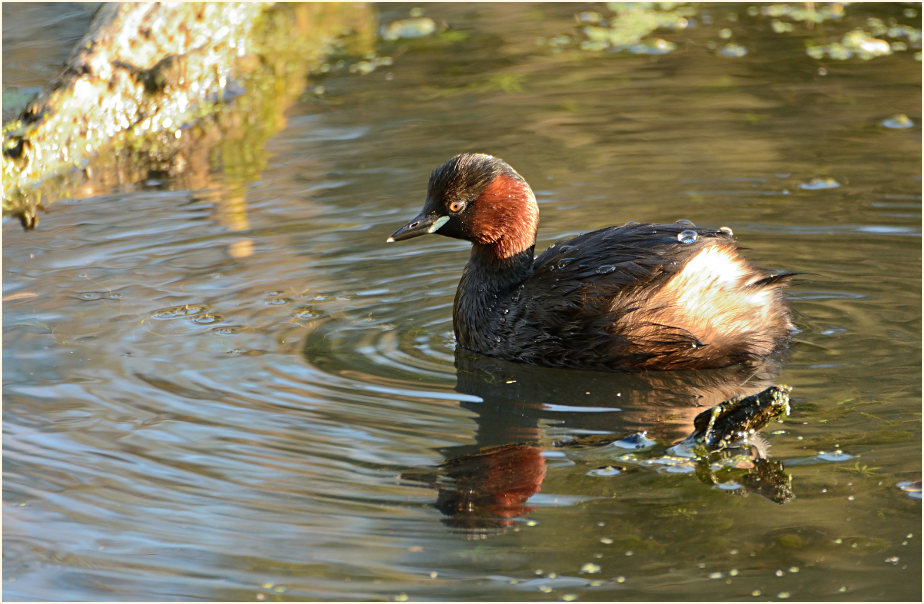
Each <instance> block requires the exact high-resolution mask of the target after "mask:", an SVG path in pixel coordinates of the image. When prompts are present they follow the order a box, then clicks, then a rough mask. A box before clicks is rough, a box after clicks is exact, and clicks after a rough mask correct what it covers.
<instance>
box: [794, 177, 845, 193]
mask: <svg viewBox="0 0 924 604" xmlns="http://www.w3.org/2000/svg"><path fill="white" fill-rule="evenodd" d="M839 186H841V183H839V182H837V181H836V180H834V179H833V178H831V177H830V176H826V177H824V178H819V177H815V178H813V179H812V180H810V181H808V182H804V183H802V184H801V185H799V188H800V189H804V190H806V191H820V190H822V189H836V188H838V187H839Z"/></svg>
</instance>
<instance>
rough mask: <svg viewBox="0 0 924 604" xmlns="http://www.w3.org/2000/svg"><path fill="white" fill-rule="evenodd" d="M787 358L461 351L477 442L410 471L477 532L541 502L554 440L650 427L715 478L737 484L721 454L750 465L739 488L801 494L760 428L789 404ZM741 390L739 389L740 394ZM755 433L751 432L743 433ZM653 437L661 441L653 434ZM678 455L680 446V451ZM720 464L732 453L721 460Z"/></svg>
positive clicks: (590, 441)
mask: <svg viewBox="0 0 924 604" xmlns="http://www.w3.org/2000/svg"><path fill="white" fill-rule="evenodd" d="M778 368H779V363H778V362H767V363H765V364H762V365H760V366H748V367H744V366H737V367H731V368H727V369H723V370H712V371H699V372H643V373H605V372H594V371H580V370H573V369H567V370H559V369H549V368H544V367H535V366H531V365H523V364H518V363H511V362H508V361H503V360H499V359H493V358H490V357H484V356H481V355H476V354H472V353H469V352H467V351H464V350H459V351H457V352H456V369H457V372H458V382H457V385H456V389H457V390H458V391H459V392H462V393H465V394H469V395H475V396H477V397H479V398H481V399H482V402H480V403H472V402H463V403H462V405H463V406H465V407H467V408H469V409H471V410H472V411H474V412H475V413H476V414H477V417H476V421H477V426H478V427H477V433H476V435H475V443H474V444H472V445H464V446H454V447H448V448H445V449H442V450H441V451H440V452H441V453H442V455H443V457H444V458H445V461H444V462H443V463H442V464H440V466H439V467H438V468H437V469H436V471H433V469H432V468H431V469H430V470H429V471H423V472H407V473H405V474H404V475H403V476H404V478H406V479H410V480H413V481H415V482H418V483H420V482H423V483H425V484H426V485H428V486H431V487H434V488H436V489H438V496H437V501H436V504H435V505H436V507H437V508H438V509H439V510H440V511H441V512H442V513H443V514H444V515H445V518H444V522H446V523H447V524H448V525H450V526H452V527H454V528H456V529H458V530H460V531H461V532H463V533H464V534H467V535H470V536H477V535H483V534H485V533H486V532H492V531H496V530H499V529H503V528H504V527H506V526H510V525H512V524H513V523H514V522H515V521H516V520H515V519H516V518H517V517H518V516H522V515H524V514H527V513H529V512H531V511H532V510H533V509H534V508H533V507H532V506H530V505H529V503H528V499H529V498H530V497H531V496H533V495H535V494H536V493H538V492H539V491H540V490H541V488H542V482H543V480H544V479H545V475H546V457H547V455H548V451H550V450H553V449H556V448H562V449H564V450H567V449H568V448H574V447H595V446H607V445H611V444H612V443H614V442H616V441H620V440H623V439H626V438H627V437H628V438H629V440H630V442H631V439H632V438H639V435H640V434H647V438H642V439H641V440H642V441H645V442H648V443H651V444H653V445H654V446H656V447H658V446H659V447H661V448H662V450H663V451H664V453H665V456H666V457H670V456H672V455H675V454H676V453H677V452H678V450H680V449H683V450H684V451H685V452H686V453H685V454H686V455H687V463H692V464H694V465H695V468H696V469H695V472H696V475H697V476H698V477H699V478H700V479H701V480H703V481H704V482H709V483H716V484H718V483H720V482H723V483H728V480H719V479H718V478H717V476H716V474H715V471H714V468H715V467H716V465H717V464H716V462H717V460H718V461H720V460H721V458H723V457H724V458H726V459H728V458H731V457H733V456H734V457H735V461H734V462H732V463H731V464H726V467H737V468H741V470H740V471H738V472H737V473H736V475H735V476H734V479H735V481H736V483H737V485H738V488H736V489H734V492H737V493H739V494H747V493H748V492H756V493H758V494H760V495H762V496H764V497H767V498H769V499H771V500H773V501H776V502H778V503H785V502H786V501H789V500H790V499H792V497H793V494H792V490H791V488H790V482H789V476H788V475H787V474H786V473H785V472H784V470H783V467H782V464H781V463H780V462H779V461H776V460H772V459H767V458H766V457H765V453H766V452H765V450H764V448H763V447H762V446H761V443H762V439H760V437H759V436H756V435H754V432H755V431H756V430H757V429H759V428H760V427H762V426H763V425H764V424H766V423H767V422H768V421H770V420H771V419H773V418H774V417H776V416H778V415H780V414H781V413H783V412H784V411H785V409H786V403H787V401H788V396H787V395H788V388H785V387H784V388H783V389H782V390H781V389H779V388H776V387H773V380H774V378H775V377H776V375H777V373H778ZM736 397H737V398H736ZM742 433H750V434H751V437H750V438H749V439H748V440H747V441H746V442H745V443H744V444H741V443H740V438H739V437H740V435H741V434H742ZM649 439H653V440H649ZM675 458H676V457H675ZM718 465H719V466H721V465H722V464H721V463H719V464H718Z"/></svg>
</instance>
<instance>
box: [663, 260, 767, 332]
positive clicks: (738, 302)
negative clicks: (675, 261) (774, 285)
mask: <svg viewBox="0 0 924 604" xmlns="http://www.w3.org/2000/svg"><path fill="white" fill-rule="evenodd" d="M752 275H753V273H752V270H751V268H750V267H749V265H748V264H747V263H746V261H745V260H744V259H743V258H741V257H740V256H738V255H737V253H735V252H734V251H733V250H730V249H729V248H726V247H723V246H718V245H710V246H709V247H706V248H704V249H703V250H702V251H701V252H699V253H698V254H697V255H696V256H694V257H693V258H692V259H690V261H689V262H687V264H686V266H684V267H683V270H681V272H680V273H678V274H677V275H675V276H674V277H672V278H671V280H670V281H668V282H667V283H666V284H665V286H664V288H663V289H661V290H660V291H658V292H657V293H656V294H655V296H654V297H655V298H656V300H652V301H651V302H653V306H654V307H661V308H663V310H661V311H660V312H659V313H658V315H659V316H658V318H659V319H660V321H659V322H661V323H662V324H666V325H676V326H684V327H686V326H696V327H697V329H693V330H692V331H693V333H695V334H696V335H697V337H699V338H700V339H701V340H702V341H704V342H708V341H709V340H711V339H712V338H713V337H715V336H717V335H720V334H725V335H728V334H736V333H737V334H741V333H746V332H749V331H752V330H754V329H755V328H757V327H758V326H760V325H761V324H763V322H764V321H766V320H768V317H767V311H768V309H769V308H770V307H771V306H772V305H771V302H772V298H773V296H774V293H773V291H772V290H770V289H767V288H761V287H758V288H749V287H748V286H749V285H751V283H749V282H748V277H751V276H752Z"/></svg>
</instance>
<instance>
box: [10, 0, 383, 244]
mask: <svg viewBox="0 0 924 604" xmlns="http://www.w3.org/2000/svg"><path fill="white" fill-rule="evenodd" d="M348 30H352V31H357V32H360V33H361V34H362V36H359V37H360V38H361V39H364V40H365V41H366V42H367V43H369V42H371V40H372V39H374V32H375V23H374V17H373V13H372V11H371V9H370V8H369V7H368V6H367V5H365V4H352V3H308V4H288V3H281V4H264V3H246V2H242V3H175V4H166V3H165V4H161V3H157V4H149V3H138V4H132V3H126V4H103V5H102V6H101V7H100V9H99V11H98V12H97V14H96V15H95V16H94V18H93V21H92V23H91V25H90V28H89V31H88V33H87V34H86V36H85V37H84V38H83V39H82V40H81V41H80V43H79V44H78V45H77V47H76V48H75V49H74V51H73V53H72V55H71V57H70V58H69V59H68V61H67V65H66V68H65V70H64V72H63V73H62V74H61V76H59V77H58V79H57V80H55V81H54V82H52V83H51V84H49V86H48V87H46V88H45V89H44V90H43V91H42V92H40V93H39V94H38V95H37V96H36V97H35V98H34V99H33V100H32V101H31V102H30V103H29V104H28V105H27V106H26V108H25V110H24V111H23V113H22V114H21V115H20V118H19V119H18V120H15V121H13V122H11V123H9V124H4V128H3V136H4V144H3V159H2V162H3V210H4V213H8V214H13V215H17V216H19V217H20V218H21V219H22V221H23V224H24V225H25V226H27V227H28V226H32V225H34V224H35V221H36V209H37V208H38V207H39V206H41V205H43V204H47V203H51V202H54V201H57V200H58V199H62V198H67V197H84V196H87V195H92V194H94V193H95V192H97V191H100V190H104V189H106V188H108V187H111V186H113V185H117V184H123V183H134V182H138V181H139V180H143V179H144V178H145V177H146V175H147V173H149V172H150V171H152V170H153V171H154V172H156V173H167V174H168V175H176V174H178V173H183V172H187V171H190V170H192V171H198V172H199V173H206V172H208V171H209V168H210V166H211V164H212V162H213V161H214V159H215V156H214V154H215V153H217V156H218V157H219V158H220V157H224V156H228V155H231V156H233V155H235V154H237V153H239V150H240V149H241V148H249V149H251V150H252V151H253V150H256V152H257V153H261V152H262V148H263V144H264V143H265V141H266V139H267V138H268V137H269V136H271V135H272V134H273V133H275V132H276V131H277V130H278V129H279V127H281V125H282V124H283V123H284V118H283V112H284V110H285V108H286V107H288V105H289V104H290V103H291V102H292V100H293V99H294V98H295V97H296V95H297V94H298V93H299V92H300V91H301V90H302V89H303V88H304V86H305V84H306V76H307V74H308V73H309V71H310V70H311V68H312V67H313V66H314V65H316V64H318V63H320V61H321V60H322V59H323V58H324V57H325V56H326V55H327V54H329V53H330V51H331V50H332V48H333V46H332V45H333V44H334V43H335V42H336V40H337V39H338V37H339V36H341V35H342V34H343V33H344V32H346V31H348ZM232 149H237V151H233V150H232ZM251 159H253V158H251ZM261 164H262V161H260V160H258V161H256V163H255V164H254V163H251V162H247V165H249V166H251V167H250V168H249V169H251V170H253V169H254V168H253V166H257V167H258V166H260V165H261ZM250 176H252V174H251V175H250ZM232 179H233V175H232Z"/></svg>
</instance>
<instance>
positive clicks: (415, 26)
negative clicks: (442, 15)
mask: <svg viewBox="0 0 924 604" xmlns="http://www.w3.org/2000/svg"><path fill="white" fill-rule="evenodd" d="M436 29H437V28H436V21H434V20H433V19H431V18H430V17H411V18H410V19H399V20H397V21H392V22H391V23H389V24H388V25H386V26H384V27H383V28H382V38H383V39H385V40H387V41H389V42H394V41H395V40H408V39H412V38H424V37H426V36H429V35H431V34H433V33H434V32H436Z"/></svg>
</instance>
